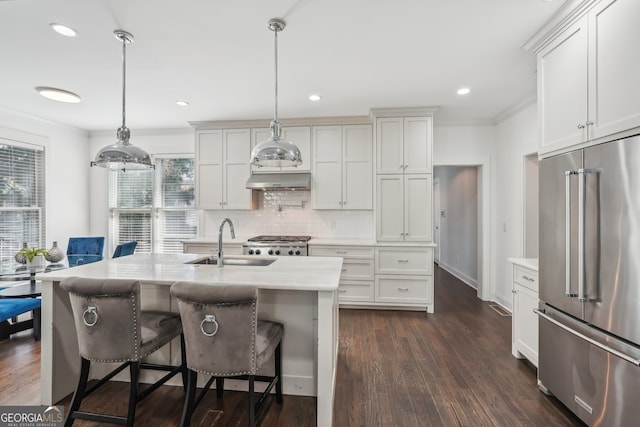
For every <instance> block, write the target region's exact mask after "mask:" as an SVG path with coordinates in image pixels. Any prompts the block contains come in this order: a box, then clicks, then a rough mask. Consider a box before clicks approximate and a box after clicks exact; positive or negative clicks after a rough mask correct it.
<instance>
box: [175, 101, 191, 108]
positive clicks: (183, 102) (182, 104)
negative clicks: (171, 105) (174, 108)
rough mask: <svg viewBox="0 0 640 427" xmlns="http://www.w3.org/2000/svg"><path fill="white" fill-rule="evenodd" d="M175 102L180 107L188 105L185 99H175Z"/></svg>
mask: <svg viewBox="0 0 640 427" xmlns="http://www.w3.org/2000/svg"><path fill="white" fill-rule="evenodd" d="M176 104H178V105H179V106H181V107H186V106H188V105H189V103H188V102H187V101H176Z"/></svg>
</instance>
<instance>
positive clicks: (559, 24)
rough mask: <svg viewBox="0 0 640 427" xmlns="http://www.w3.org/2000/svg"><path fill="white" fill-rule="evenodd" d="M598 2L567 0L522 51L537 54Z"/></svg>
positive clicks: (596, 0)
mask: <svg viewBox="0 0 640 427" xmlns="http://www.w3.org/2000/svg"><path fill="white" fill-rule="evenodd" d="M599 1H600V0H569V1H568V2H567V3H566V4H565V5H564V6H562V7H561V8H560V9H559V10H558V12H556V13H555V14H554V15H553V16H552V17H551V18H550V19H549V20H548V21H547V22H546V23H545V24H544V25H543V26H542V28H540V29H539V30H538V31H537V32H536V33H535V34H534V35H533V36H532V37H531V38H530V39H529V40H527V41H526V42H525V43H524V44H523V45H522V49H524V50H526V51H529V52H532V53H536V54H537V53H538V52H540V50H542V49H543V48H544V47H545V46H546V45H547V44H548V43H549V42H550V41H551V40H553V39H554V38H556V37H557V36H558V34H560V33H561V32H562V31H564V30H565V29H566V28H567V27H568V26H569V25H572V24H573V23H575V22H576V21H578V20H579V19H580V18H582V17H583V16H584V15H585V14H586V13H587V12H588V11H589V10H590V9H591V8H592V7H593V6H595V4H596V3H598V2H599Z"/></svg>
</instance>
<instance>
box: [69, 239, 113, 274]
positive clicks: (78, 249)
mask: <svg viewBox="0 0 640 427" xmlns="http://www.w3.org/2000/svg"><path fill="white" fill-rule="evenodd" d="M103 253H104V237H102V236H99V237H70V238H69V243H68V244H67V259H68V261H69V267H73V266H76V265H79V264H89V263H92V262H96V261H101V260H102V258H103Z"/></svg>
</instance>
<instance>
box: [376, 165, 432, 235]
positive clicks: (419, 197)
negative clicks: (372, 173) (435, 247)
mask: <svg viewBox="0 0 640 427" xmlns="http://www.w3.org/2000/svg"><path fill="white" fill-rule="evenodd" d="M432 193H433V178H432V175H431V174H404V175H378V176H377V195H376V196H377V198H376V200H377V203H376V208H377V210H376V215H377V220H376V236H377V239H378V241H380V242H403V241H404V242H430V241H432V239H433V231H432V228H433V226H432V222H433V217H432V208H431V206H432Z"/></svg>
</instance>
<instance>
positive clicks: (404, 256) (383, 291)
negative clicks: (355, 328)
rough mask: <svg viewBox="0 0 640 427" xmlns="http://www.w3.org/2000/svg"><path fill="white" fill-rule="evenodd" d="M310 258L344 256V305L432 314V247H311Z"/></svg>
mask: <svg viewBox="0 0 640 427" xmlns="http://www.w3.org/2000/svg"><path fill="white" fill-rule="evenodd" d="M309 255H311V256H335V257H342V259H343V261H342V275H341V276H340V285H339V287H338V300H339V302H340V305H341V306H346V307H353V308H360V307H361V308H395V309H405V310H425V309H426V310H427V312H429V313H433V248H431V247H420V246H409V247H408V246H404V245H403V246H364V245H363V246H358V245H350V246H340V245H314V244H310V245H309Z"/></svg>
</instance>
